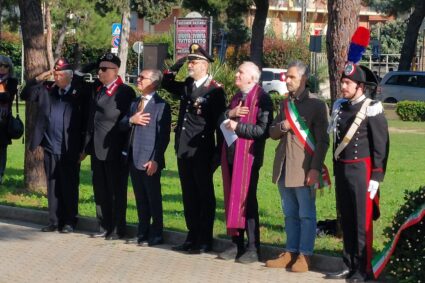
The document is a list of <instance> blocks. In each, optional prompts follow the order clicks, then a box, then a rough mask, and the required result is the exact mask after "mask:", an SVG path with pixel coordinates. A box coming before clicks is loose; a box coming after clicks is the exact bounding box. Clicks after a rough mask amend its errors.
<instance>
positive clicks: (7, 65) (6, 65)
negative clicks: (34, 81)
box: [0, 63, 9, 68]
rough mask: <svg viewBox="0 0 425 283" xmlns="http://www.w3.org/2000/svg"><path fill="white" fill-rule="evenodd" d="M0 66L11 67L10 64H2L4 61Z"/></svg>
mask: <svg viewBox="0 0 425 283" xmlns="http://www.w3.org/2000/svg"><path fill="white" fill-rule="evenodd" d="M0 67H3V68H9V64H2V63H0Z"/></svg>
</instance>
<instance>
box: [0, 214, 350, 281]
mask: <svg viewBox="0 0 425 283" xmlns="http://www.w3.org/2000/svg"><path fill="white" fill-rule="evenodd" d="M40 227H41V226H38V225H35V224H30V223H22V222H18V221H9V220H1V219H0V282H32V283H34V282H169V283H171V282H172V283H175V282H203V283H204V282H205V283H206V282H220V283H221V282H288V283H291V282H326V281H327V280H324V279H323V274H320V273H316V272H308V273H303V274H294V273H291V272H287V271H285V270H283V269H269V268H265V267H264V266H263V264H262V263H253V264H249V265H243V264H239V263H234V262H228V261H223V260H218V259H215V257H216V256H215V255H214V254H203V255H186V254H181V253H177V252H173V251H170V246H167V245H162V246H160V247H159V248H150V247H138V246H136V245H130V244H125V242H124V241H105V240H103V239H92V238H90V237H89V236H88V235H87V234H85V233H79V232H77V233H73V234H60V233H56V232H55V233H42V232H40ZM327 282H329V281H327ZM332 282H342V281H340V280H337V281H335V280H332Z"/></svg>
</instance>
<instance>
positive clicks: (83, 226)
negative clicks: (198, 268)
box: [0, 205, 344, 273]
mask: <svg viewBox="0 0 425 283" xmlns="http://www.w3.org/2000/svg"><path fill="white" fill-rule="evenodd" d="M0 219H9V220H18V221H23V222H31V223H34V224H39V225H47V224H48V219H49V217H48V212H47V211H42V210H36V209H29V208H21V207H14V206H6V205H0ZM76 229H77V230H80V231H86V232H98V231H99V225H98V223H97V220H96V218H92V217H83V216H81V217H79V220H78V224H77V227H76ZM127 234H128V235H129V236H131V237H133V236H136V234H137V226H136V225H127ZM185 239H186V234H185V233H182V232H175V231H170V230H164V241H165V242H166V243H167V244H171V245H176V244H181V243H182V242H183V241H184V240H185ZM230 245H231V241H230V240H226V239H214V243H213V250H214V251H222V250H225V249H226V248H228V247H230ZM283 251H284V249H282V248H278V247H274V246H269V245H261V257H262V258H263V260H264V259H270V258H275V257H277V255H279V254H280V253H282V252H283ZM310 259H311V269H312V270H314V271H317V272H322V273H327V272H337V271H340V270H342V269H343V266H344V263H343V261H342V258H338V257H333V256H325V255H320V254H314V255H313V256H311V258H310Z"/></svg>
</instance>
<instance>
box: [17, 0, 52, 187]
mask: <svg viewBox="0 0 425 283" xmlns="http://www.w3.org/2000/svg"><path fill="white" fill-rule="evenodd" d="M18 3H19V9H20V13H21V28H22V38H23V41H24V59H25V64H24V67H25V80H28V79H32V78H34V77H35V76H37V75H38V74H40V73H42V72H44V71H46V70H48V63H47V55H46V39H45V37H44V31H43V15H42V13H41V2H40V0H19V1H18ZM25 115H26V118H25V125H26V128H25V140H26V141H28V140H29V137H30V136H31V135H32V133H33V131H34V121H35V118H36V115H37V104H35V103H30V102H27V103H26V107H25ZM24 182H25V188H26V189H27V190H29V191H40V190H42V191H44V190H45V188H46V177H45V173H44V165H43V151H42V150H41V148H37V149H36V150H35V151H33V152H31V151H29V150H28V142H26V144H25V163H24Z"/></svg>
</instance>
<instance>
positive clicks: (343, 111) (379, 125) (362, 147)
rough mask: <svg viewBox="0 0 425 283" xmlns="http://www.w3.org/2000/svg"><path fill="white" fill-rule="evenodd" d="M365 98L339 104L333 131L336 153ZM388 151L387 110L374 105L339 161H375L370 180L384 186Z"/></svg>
mask: <svg viewBox="0 0 425 283" xmlns="http://www.w3.org/2000/svg"><path fill="white" fill-rule="evenodd" d="M365 98H366V97H365V96H362V97H360V98H359V99H358V100H356V101H355V102H350V101H347V100H345V99H339V100H337V101H335V103H334V107H333V110H332V118H331V125H330V127H329V129H330V130H329V131H330V132H333V134H334V151H335V149H336V148H337V147H338V145H339V144H340V143H341V141H342V139H343V138H344V136H345V135H346V133H347V131H348V129H349V128H350V126H351V124H352V123H353V121H354V119H355V117H356V114H357V112H359V110H360V108H361V106H362V104H363V102H364V100H365ZM388 151H389V136H388V123H387V120H386V118H385V116H384V112H383V107H382V104H381V103H380V102H377V101H372V103H371V105H369V106H368V107H367V108H366V118H365V119H364V120H363V121H362V123H361V124H360V126H359V127H358V129H357V131H356V132H355V134H354V135H353V137H352V139H351V141H350V142H349V143H348V145H347V146H346V147H345V149H344V150H343V151H342V152H341V154H340V155H339V159H338V160H341V161H349V160H359V159H362V158H367V157H370V158H371V161H372V173H371V177H370V179H371V180H375V181H378V182H380V181H382V180H383V179H384V175H385V169H386V165H387V159H388ZM334 161H336V160H334Z"/></svg>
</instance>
